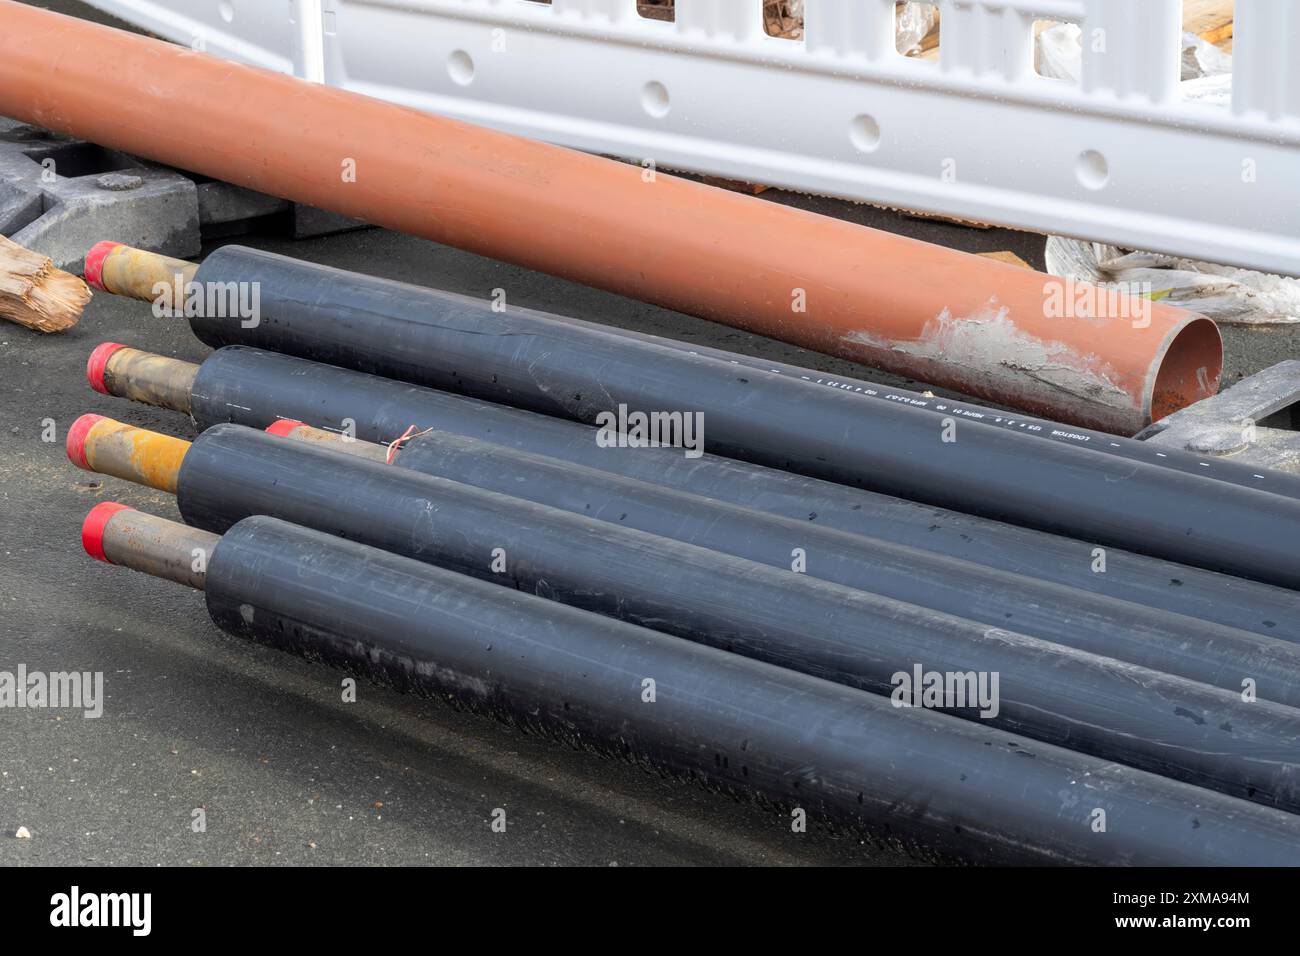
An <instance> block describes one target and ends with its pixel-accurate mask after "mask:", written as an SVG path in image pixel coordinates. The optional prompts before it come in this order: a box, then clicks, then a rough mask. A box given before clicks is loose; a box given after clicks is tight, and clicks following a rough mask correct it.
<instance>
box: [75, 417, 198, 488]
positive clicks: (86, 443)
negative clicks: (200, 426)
mask: <svg viewBox="0 0 1300 956" xmlns="http://www.w3.org/2000/svg"><path fill="white" fill-rule="evenodd" d="M189 449H190V443H189V442H187V441H185V440H184V439H180V438H173V437H172V436H170V435H163V434H160V433H159V432H153V431H149V430H148V429H146V428H135V427H134V426H131V425H127V424H124V423H123V422H119V421H114V420H113V419H111V418H105V417H104V416H103V415H82V416H81V417H80V418H78V419H77V420H76V421H75V422H73V423H72V427H71V428H69V429H68V438H67V453H68V459H69V460H70V461H71V462H72V463H73V464H74V465H76V466H77V467H78V468H82V469H84V470H86V471H94V472H98V473H99V474H101V475H111V476H113V477H114V478H121V479H123V480H125V481H130V482H134V483H135V484H137V485H145V486H147V487H149V488H156V489H158V490H159V491H165V492H168V493H169V494H175V493H176V483H177V478H178V475H179V473H180V469H181V463H182V462H183V461H184V460H185V455H186V453H187V452H188V451H189Z"/></svg>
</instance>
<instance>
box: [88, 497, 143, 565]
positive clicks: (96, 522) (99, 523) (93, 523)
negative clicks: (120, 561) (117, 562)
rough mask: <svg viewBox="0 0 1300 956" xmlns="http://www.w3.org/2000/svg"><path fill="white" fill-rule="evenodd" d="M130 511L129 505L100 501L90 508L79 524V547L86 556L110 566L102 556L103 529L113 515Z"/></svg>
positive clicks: (109, 562)
mask: <svg viewBox="0 0 1300 956" xmlns="http://www.w3.org/2000/svg"><path fill="white" fill-rule="evenodd" d="M131 510H133V509H132V508H131V507H130V505H120V504H118V503H117V502H116V501H102V502H100V503H99V504H97V505H95V507H93V508H91V509H90V514H88V515H86V520H85V521H83V522H82V523H81V546H82V547H83V548H85V549H86V554H88V555H90V556H91V557H92V558H94V559H95V560H96V561H103V562H104V563H105V564H112V563H113V562H112V561H109V560H108V558H106V557H105V556H104V529H105V528H107V527H108V522H109V521H110V520H111V519H112V517H113V515H115V514H117V513H118V512H119V511H131Z"/></svg>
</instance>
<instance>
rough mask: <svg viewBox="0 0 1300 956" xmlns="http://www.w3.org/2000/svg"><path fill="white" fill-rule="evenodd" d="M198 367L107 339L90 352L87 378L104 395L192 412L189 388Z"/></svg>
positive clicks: (91, 385) (186, 412) (192, 383)
mask: <svg viewBox="0 0 1300 956" xmlns="http://www.w3.org/2000/svg"><path fill="white" fill-rule="evenodd" d="M198 374H199V366H198V365H195V364H194V363H193V362H186V361H183V360H182V359H175V358H168V357H167V356H165V355H156V354H154V353H153V352H144V351H141V350H140V349H133V348H131V347H129V346H126V345H121V344H119V343H117V342H104V343H103V344H101V345H99V346H97V347H96V348H95V350H94V351H93V352H91V353H90V358H89V360H87V362H86V380H87V381H88V382H90V387H91V388H93V389H94V390H95V391H97V392H100V393H101V394H104V395H113V396H116V397H118V398H129V399H131V400H132V401H134V402H140V403H142V404H144V405H153V406H155V407H157V408H168V409H171V410H172V411H176V412H184V413H185V414H187V415H188V414H189V413H190V391H191V390H192V389H193V387H194V379H195V378H196V377H197V376H198Z"/></svg>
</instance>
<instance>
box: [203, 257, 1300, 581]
mask: <svg viewBox="0 0 1300 956" xmlns="http://www.w3.org/2000/svg"><path fill="white" fill-rule="evenodd" d="M196 281H197V282H199V283H200V284H201V285H202V284H204V283H207V282H214V283H215V282H222V283H231V282H234V283H240V284H243V283H247V284H250V285H251V284H254V283H256V284H258V285H259V287H260V289H261V293H260V296H261V306H260V316H259V320H258V321H255V322H253V321H244V320H242V319H241V318H240V317H239V316H238V315H236V316H232V317H204V316H196V317H194V318H191V320H190V321H191V325H192V327H193V328H194V331H195V333H196V334H197V335H198V336H199V338H200V339H202V340H203V341H204V342H206V343H207V344H209V345H212V346H214V347H220V346H223V345H235V344H243V345H252V346H256V347H259V348H266V349H270V350H272V351H277V352H284V353H288V354H292V355H297V356H300V357H302V358H309V359H313V360H315V361H320V362H325V363H328V364H331V365H340V366H344V367H348V368H354V369H357V370H359V371H363V372H372V373H375V374H380V375H384V376H387V377H389V378H396V379H401V380H403V381H408V382H412V383H414V384H420V385H428V386H433V387H437V388H447V389H451V390H454V391H458V392H461V393H463V394H469V395H474V396H478V397H483V398H488V399H491V400H494V401H501V402H505V403H508V404H511V405H515V406H517V407H521V408H529V409H533V410H536V411H542V412H546V413H548V414H555V415H561V416H564V417H568V418H572V419H575V420H577V421H584V422H588V423H591V422H595V421H596V420H597V418H598V416H600V415H601V414H602V413H604V414H609V413H613V412H615V411H616V410H617V408H618V407H619V406H626V407H627V408H628V409H631V410H634V411H640V412H645V413H650V412H664V413H680V414H682V415H700V416H702V417H703V420H704V437H705V441H706V442H707V447H708V448H709V449H710V450H711V451H714V452H717V453H719V454H723V455H726V456H728V457H733V458H740V459H744V460H747V461H753V462H757V463H759V464H765V465H770V466H774V467H778V468H782V469H784V470H788V471H795V472H799V473H802V474H807V475H811V476H813V477H819V478H826V479H829V480H832V481H838V482H841V483H844V484H848V485H852V486H857V487H865V488H871V489H873V490H876V491H882V492H885V493H888V494H894V495H900V496H902V497H907V498H912V499H914V500H917V501H923V502H926V503H929V504H934V505H939V506H942V507H946V508H953V509H955V510H959V511H964V512H967V513H970V514H979V515H983V516H985V517H990V518H996V519H999V520H1004V521H1011V522H1013V523H1015V524H1020V525H1023V526H1025V527H1033V528H1038V529H1040V530H1045V531H1053V532H1057V533H1061V534H1067V535H1070V536H1072V537H1080V538H1086V539H1088V540H1091V541H1096V542H1097V543H1099V544H1102V545H1112V546H1116V547H1122V548H1126V549H1129V550H1133V551H1138V552H1141V553H1144V554H1151V555H1154V556H1157V557H1162V558H1166V559H1169V560H1175V561H1180V562H1183V563H1186V564H1191V565H1194V566H1197V567H1204V568H1208V569H1211V570H1216V571H1223V572H1225V573H1229V574H1235V575H1238V576H1241V577H1246V578H1251V579H1252V580H1257V581H1265V582H1268V583H1271V584H1277V585H1281V586H1283V587H1292V588H1296V587H1300V561H1297V560H1296V553H1297V552H1296V544H1295V542H1296V541H1300V500H1296V499H1293V498H1287V497H1283V496H1281V495H1272V494H1267V493H1264V492H1259V491H1255V490H1253V489H1250V488H1242V487H1239V486H1236V485H1231V484H1226V483H1224V482H1217V481H1213V480H1211V479H1208V478H1198V477H1197V476H1195V475H1188V474H1184V473H1182V472H1177V471H1170V470H1167V469H1164V468H1159V467H1155V466H1152V465H1148V464H1143V463H1141V462H1133V461H1126V460H1124V459H1120V458H1115V457H1113V456H1110V455H1105V454H1098V453H1096V452H1093V451H1091V450H1089V449H1086V448H1077V447H1073V446H1070V445H1065V444H1058V443H1055V442H1047V441H1039V440H1037V439H1034V438H1032V437H1029V436H1026V435H1023V434H1018V433H1016V432H1011V431H1004V430H1002V429H1000V428H997V427H995V426H990V425H985V424H983V423H980V422H975V421H968V420H962V421H957V420H956V419H950V418H936V417H935V416H933V415H932V414H930V413H929V412H926V411H922V410H920V409H915V408H910V407H907V406H905V405H896V404H892V403H889V402H875V403H868V402H862V401H860V400H859V399H857V398H855V397H853V396H852V395H848V394H845V393H842V392H838V391H836V390H833V389H825V388H821V387H819V386H816V385H813V384H810V383H808V382H802V381H797V380H794V379H791V378H787V377H783V376H781V375H779V374H776V373H772V372H766V371H762V370H758V369H748V368H741V369H738V368H737V367H736V366H734V365H731V364H730V363H728V362H725V361H721V360H718V359H712V358H708V357H705V356H702V355H691V354H688V353H686V352H682V351H679V350H677V349H673V348H668V347H665V346H661V345H654V344H650V343H647V342H640V341H635V340H632V339H628V338H621V337H619V336H617V335H612V334H609V333H605V332H600V331H596V330H595V329H593V328H583V327H579V326H576V325H573V324H570V323H565V322H561V321H558V320H555V319H550V318H546V317H543V316H541V315H540V314H537V313H533V314H528V315H522V314H516V313H511V312H505V313H497V312H493V311H492V310H491V309H490V308H486V307H483V306H481V305H471V304H469V303H467V302H466V301H463V300H457V299H446V300H443V301H441V302H440V305H441V306H443V307H440V308H439V309H438V310H437V311H436V312H435V311H432V310H431V300H430V297H429V295H428V290H427V289H423V288H420V287H416V286H410V285H405V284H402V283H397V282H391V281H388V280H383V279H375V278H372V277H367V276H361V275H357V274H354V273H348V272H344V271H341V270H338V269H331V268H328V267H326V266H319V265H316V264H314V263H305V262H299V261H296V260H293V259H288V258H285V257H282V256H276V255H273V254H270V253H265V252H260V251H257V250H251V249H244V248H240V247H230V246H227V247H225V248H223V249H219V250H217V251H216V252H214V253H213V254H212V255H211V256H209V258H208V259H207V261H205V262H204V264H203V265H202V266H201V267H200V269H199V271H198V274H197V276H196Z"/></svg>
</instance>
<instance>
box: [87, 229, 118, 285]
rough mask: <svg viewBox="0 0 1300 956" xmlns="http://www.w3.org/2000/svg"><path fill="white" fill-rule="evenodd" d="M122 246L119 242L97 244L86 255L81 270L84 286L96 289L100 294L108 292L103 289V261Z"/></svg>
mask: <svg viewBox="0 0 1300 956" xmlns="http://www.w3.org/2000/svg"><path fill="white" fill-rule="evenodd" d="M120 245H122V243H120V242H112V241H111V240H110V241H107V242H97V243H95V244H94V245H93V246H92V247H91V249H90V251H89V252H87V253H86V268H85V269H84V270H82V275H83V276H85V279H86V284H87V285H88V286H90V287H91V288H92V289H98V290H99V291H100V292H108V291H109V290H108V289H105V288H104V260H105V259H107V258H108V254H109V253H110V252H112V251H113V250H114V249H116V248H117V247H118V246H120Z"/></svg>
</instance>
